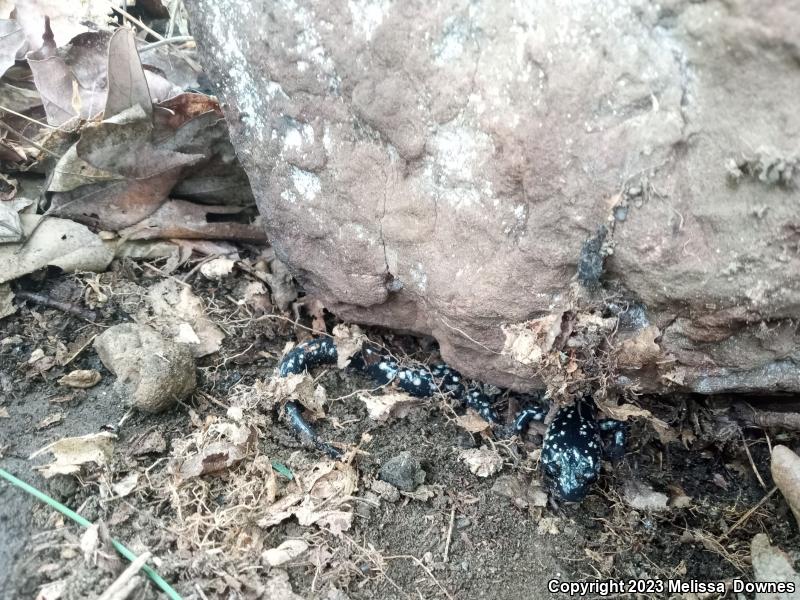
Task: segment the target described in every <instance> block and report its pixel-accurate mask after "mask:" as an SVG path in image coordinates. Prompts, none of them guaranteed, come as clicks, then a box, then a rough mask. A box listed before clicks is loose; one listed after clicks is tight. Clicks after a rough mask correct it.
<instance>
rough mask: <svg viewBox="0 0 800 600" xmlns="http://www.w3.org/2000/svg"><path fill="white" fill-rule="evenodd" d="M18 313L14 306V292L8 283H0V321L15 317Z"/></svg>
mask: <svg viewBox="0 0 800 600" xmlns="http://www.w3.org/2000/svg"><path fill="white" fill-rule="evenodd" d="M15 312H17V307H16V306H14V292H13V291H12V290H11V286H10V285H9V284H7V283H0V319H3V318H5V317H8V316H10V315H13V314H14V313H15Z"/></svg>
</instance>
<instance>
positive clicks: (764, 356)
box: [187, 0, 800, 393]
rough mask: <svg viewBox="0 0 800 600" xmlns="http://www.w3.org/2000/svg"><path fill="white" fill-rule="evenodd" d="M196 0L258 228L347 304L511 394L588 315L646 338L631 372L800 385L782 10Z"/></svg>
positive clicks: (789, 66)
mask: <svg viewBox="0 0 800 600" xmlns="http://www.w3.org/2000/svg"><path fill="white" fill-rule="evenodd" d="M187 4H188V8H189V10H190V13H191V17H192V21H193V26H194V28H195V33H196V37H197V40H198V44H199V45H200V51H201V56H202V57H203V59H204V63H205V65H206V67H207V68H208V70H209V72H210V76H211V79H212V81H214V82H215V84H216V85H217V86H218V91H219V94H220V96H221V98H222V100H223V101H224V102H225V110H226V116H227V119H228V122H229V124H230V127H231V133H232V138H233V141H234V145H235V146H236V148H237V152H238V154H239V156H240V158H241V160H242V162H243V164H244V165H245V168H246V170H247V171H248V175H249V177H250V181H251V183H252V185H253V188H254V192H255V194H256V197H257V199H258V202H259V206H260V210H261V212H262V214H263V215H264V217H265V222H266V223H267V228H268V233H269V236H270V239H271V240H272V243H273V244H274V246H275V248H276V251H277V252H278V255H279V257H280V258H281V259H282V260H283V261H284V262H286V263H287V264H288V265H289V266H290V267H291V268H292V270H293V272H294V273H295V275H296V276H297V277H298V279H299V280H300V281H301V283H302V284H303V285H304V287H305V288H306V290H307V291H308V292H309V293H311V294H312V295H314V296H316V297H318V298H319V299H320V300H321V301H322V302H323V303H324V304H325V305H326V307H328V308H329V309H330V310H332V311H333V312H335V313H337V314H338V315H339V316H341V317H343V318H345V319H349V320H353V321H359V322H364V323H372V324H379V325H385V326H389V327H392V328H396V329H404V330H410V331H415V332H419V333H424V334H430V335H433V336H435V337H436V339H437V340H438V341H439V343H440V346H441V351H442V355H443V357H444V359H445V360H447V361H448V362H450V363H451V364H453V365H454V366H455V367H457V368H459V369H461V370H462V371H463V372H464V373H465V375H467V376H470V377H475V378H479V379H481V380H483V381H487V382H491V383H494V384H497V385H502V386H508V387H512V388H516V389H522V390H525V389H529V388H531V387H536V386H538V385H541V383H542V381H541V380H542V369H541V367H542V365H543V361H545V362H546V360H545V359H546V356H547V355H548V353H553V352H555V353H556V354H557V355H558V356H563V357H566V356H568V355H569V354H570V346H569V345H567V344H565V343H564V338H565V337H569V333H570V331H572V329H571V324H572V323H574V322H577V321H578V320H580V318H581V317H583V318H584V320H585V318H586V317H587V316H588V317H596V316H597V315H600V314H602V315H603V316H604V317H608V318H613V319H615V320H616V325H619V326H618V327H616V326H615V327H614V328H613V329H612V331H615V332H616V334H615V335H616V338H615V340H616V341H615V342H614V344H622V343H624V342H625V341H626V339H627V341H628V342H632V343H633V344H634V346H636V347H641V348H642V351H643V352H645V350H646V352H645V353H644V354H640V355H638V359H637V360H636V361H634V363H633V364H627V363H622V364H620V365H619V369H617V370H616V371H614V376H615V377H617V383H619V384H621V385H638V386H639V387H640V388H642V389H647V390H657V391H667V390H671V389H686V390H693V391H696V392H700V393H715V392H725V391H737V392H749V391H795V392H797V391H800V370H799V369H798V363H800V350H798V348H800V344H799V343H798V342H800V338H799V336H798V326H797V320H798V317H800V277H798V274H800V253H799V252H798V249H800V216H799V214H800V211H799V210H798V209H800V193H799V192H798V190H797V183H798V178H800V175H797V174H796V170H797V167H798V154H797V153H798V145H797V140H798V139H800V112H798V111H797V110H796V99H797V98H798V97H800V49H799V47H798V44H797V39H798V38H799V37H800V5H798V4H797V3H784V2H779V1H777V0H771V1H770V2H767V3H766V4H765V3H752V2H747V1H746V0H730V1H728V2H724V3H723V2H719V1H709V2H702V3H697V2H691V1H688V0H667V1H665V2H661V3H651V2H646V1H645V0H614V1H609V2H602V3H598V2H594V1H593V0H581V1H579V2H572V3H567V4H565V3H554V2H547V1H546V0H527V1H522V2H516V3H510V2H509V3H497V2H489V1H487V0H484V1H479V0H475V1H469V0H457V1H449V2H448V1H445V2H437V3H435V4H433V3H427V2H418V1H409V2H395V3H390V2H386V1H383V0H350V1H348V2H344V1H343V0H337V1H324V2H323V1H322V0H318V1H315V0H277V1H276V2H265V1H263V0H261V1H254V2H250V3H245V4H240V3H238V2H233V1H232V0H213V1H212V0H190V1H189V2H188V3H187ZM603 227H605V230H604V229H602V228H603ZM578 274H579V275H580V277H578ZM626 308H627V310H625V309H626ZM542 320H543V321H542ZM543 323H545V324H547V323H549V324H550V325H551V326H553V327H551V328H550V330H549V331H551V333H552V336H551V338H552V339H550V340H549V341H548V340H547V339H544V342H546V343H544V342H543V339H542V338H536V335H534V334H536V333H537V332H539V331H540V330H542V327H541V326H542V324H543ZM559 323H561V324H562V327H561V328H559ZM565 323H566V324H570V327H569V328H567V329H568V330H565V329H564V328H563V324H565ZM644 330H647V331H649V333H647V334H646V335H645V336H643V337H642V336H641V335H640V334H641V332H642V331H644ZM598 331H600V333H601V334H602V331H601V330H598ZM531 332H533V334H531ZM653 332H655V335H654V334H653ZM523 333H524V334H525V336H528V338H531V340H528V341H532V343H533V347H532V346H531V345H530V344H528V345H527V346H525V344H527V343H528V342H527V341H526V340H527V338H524V339H522V342H525V343H524V344H522V346H523V347H526V348H527V349H526V350H525V351H524V352H522V353H520V352H519V351H518V350H519V347H520V343H519V342H520V339H521V337H520V336H521V334H523ZM637 336H638V337H637ZM601 337H605V338H608V337H609V336H608V335H605V336H603V335H601ZM559 340H560V341H559ZM640 342H641V343H640ZM637 344H639V346H637ZM612 345H613V344H612ZM514 347H516V348H517V351H514V352H512V351H511V348H514ZM653 347H655V350H653ZM590 374H591V373H590ZM545 380H546V378H545ZM545 383H548V384H553V385H556V384H558V382H553V381H545Z"/></svg>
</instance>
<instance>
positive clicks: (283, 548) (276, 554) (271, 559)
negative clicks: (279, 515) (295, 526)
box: [261, 540, 308, 567]
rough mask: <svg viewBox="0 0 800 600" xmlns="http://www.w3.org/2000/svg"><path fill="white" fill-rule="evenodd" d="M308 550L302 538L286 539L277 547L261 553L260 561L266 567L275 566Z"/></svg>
mask: <svg viewBox="0 0 800 600" xmlns="http://www.w3.org/2000/svg"><path fill="white" fill-rule="evenodd" d="M307 550H308V544H307V543H306V542H305V541H303V540H286V541H285V542H283V543H282V544H281V545H279V546H278V547H277V548H270V549H269V550H265V551H264V552H263V554H261V563H262V564H263V565H264V566H267V567H277V566H280V565H282V564H284V563H287V562H289V561H292V560H294V559H295V558H297V557H299V556H302V555H303V554H304V553H305V552H306V551H307Z"/></svg>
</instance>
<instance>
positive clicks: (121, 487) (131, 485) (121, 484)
mask: <svg viewBox="0 0 800 600" xmlns="http://www.w3.org/2000/svg"><path fill="white" fill-rule="evenodd" d="M138 483H139V473H137V472H135V471H134V472H132V473H128V475H126V476H125V477H123V478H122V479H120V480H119V481H118V482H117V483H115V484H114V485H112V486H111V489H112V491H113V492H114V493H115V494H116V495H117V497H118V498H124V497H125V496H127V495H129V494H130V493H131V492H132V491H133V490H135V489H136V486H137V484H138Z"/></svg>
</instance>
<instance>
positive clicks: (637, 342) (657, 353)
mask: <svg viewBox="0 0 800 600" xmlns="http://www.w3.org/2000/svg"><path fill="white" fill-rule="evenodd" d="M660 336H661V330H660V329H659V328H658V327H656V326H655V325H649V326H647V327H645V328H644V329H641V330H639V331H638V332H636V335H635V336H634V337H632V338H630V339H627V340H625V341H624V342H622V344H621V345H620V347H619V349H618V350H617V363H618V364H619V366H620V367H621V368H623V369H641V368H642V367H644V366H647V365H651V364H653V363H655V362H656V361H658V359H659V358H661V347H660V346H659V345H658V344H657V343H656V341H655V340H656V339H658V338H659V337H660Z"/></svg>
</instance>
